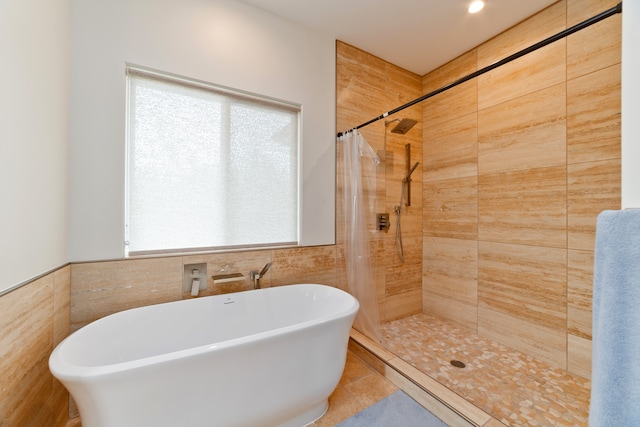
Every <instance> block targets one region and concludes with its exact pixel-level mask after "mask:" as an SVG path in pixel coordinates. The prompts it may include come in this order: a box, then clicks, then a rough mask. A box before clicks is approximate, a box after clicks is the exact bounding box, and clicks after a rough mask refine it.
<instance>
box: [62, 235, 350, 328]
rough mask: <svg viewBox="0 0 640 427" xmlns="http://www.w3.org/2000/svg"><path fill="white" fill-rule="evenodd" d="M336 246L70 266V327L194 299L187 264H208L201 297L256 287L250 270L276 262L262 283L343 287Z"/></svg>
mask: <svg viewBox="0 0 640 427" xmlns="http://www.w3.org/2000/svg"><path fill="white" fill-rule="evenodd" d="M336 252H337V250H336V247H335V246H317V247H309V248H294V249H273V250H257V251H245V252H234V253H218V254H194V255H187V256H173V257H160V258H143V259H127V260H116V261H103V262H88V263H76V264H72V265H71V315H70V316H71V317H70V322H71V330H72V331H74V330H77V329H79V328H81V327H82V326H84V325H86V324H88V323H90V322H92V321H94V320H97V319H99V318H101V317H104V316H106V315H109V314H112V313H116V312H118V311H122V310H126V309H129V308H134V307H141V306H145V305H150V304H158V303H163V302H169V301H178V300H180V299H187V298H192V297H191V294H190V293H189V292H183V277H184V269H185V267H184V266H186V265H191V264H206V269H207V271H206V272H207V289H206V290H202V291H200V294H199V296H207V295H216V294H221V293H227V292H234V291H243V290H248V289H252V288H253V282H252V281H251V280H250V279H249V272H250V271H252V270H258V271H259V270H262V268H263V267H264V266H265V264H267V263H268V262H272V263H273V264H272V266H271V268H270V269H269V271H268V272H267V273H266V275H265V276H264V277H263V278H261V279H260V285H261V286H262V287H269V286H282V285H288V284H294V283H321V284H325V285H330V286H336V287H340V286H339V283H338V282H337V278H336ZM228 273H241V274H242V275H243V277H242V278H241V279H240V280H238V281H237V282H227V283H214V280H213V278H212V276H214V275H218V274H228Z"/></svg>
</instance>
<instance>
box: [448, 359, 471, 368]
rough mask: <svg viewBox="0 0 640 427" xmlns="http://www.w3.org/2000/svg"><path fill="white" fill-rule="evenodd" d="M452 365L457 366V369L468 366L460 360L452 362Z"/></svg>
mask: <svg viewBox="0 0 640 427" xmlns="http://www.w3.org/2000/svg"><path fill="white" fill-rule="evenodd" d="M451 364H452V365H453V366H455V367H456V368H464V367H465V366H467V365H465V364H464V363H463V362H461V361H459V360H452V361H451Z"/></svg>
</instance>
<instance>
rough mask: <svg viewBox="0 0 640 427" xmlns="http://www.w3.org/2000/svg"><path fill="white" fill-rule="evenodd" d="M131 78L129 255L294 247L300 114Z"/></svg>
mask: <svg viewBox="0 0 640 427" xmlns="http://www.w3.org/2000/svg"><path fill="white" fill-rule="evenodd" d="M128 79H129V81H128V83H129V91H128V94H129V95H128V101H129V109H128V110H129V124H128V128H129V138H128V178H127V183H128V184H127V185H128V188H127V194H128V195H127V199H128V200H127V224H126V227H127V230H126V234H127V241H128V243H127V245H128V251H127V252H128V253H129V254H132V253H140V252H142V253H145V252H155V251H171V250H174V251H175V250H190V249H205V248H207V249H208V248H221V247H224V248H226V247H236V246H249V247H251V246H261V245H281V244H296V243H297V241H298V139H299V137H298V135H299V131H298V124H299V114H300V109H299V107H292V106H289V105H283V104H279V103H270V102H268V101H263V100H258V99H254V98H249V97H243V96H240V95H233V94H229V93H226V92H222V91H216V90H215V89H214V88H204V87H198V86H197V85H190V84H188V82H184V81H179V82H178V81H176V82H173V81H171V80H170V79H166V78H155V77H152V76H147V75H144V74H137V73H132V72H131V71H130V72H129V76H128Z"/></svg>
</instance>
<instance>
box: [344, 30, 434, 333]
mask: <svg viewBox="0 0 640 427" xmlns="http://www.w3.org/2000/svg"><path fill="white" fill-rule="evenodd" d="M336 54H337V58H336V75H337V106H336V115H337V128H338V129H337V130H338V131H346V130H348V129H351V128H353V127H354V126H357V125H359V124H362V123H364V122H366V121H369V120H370V119H372V118H374V117H377V116H379V115H381V114H382V113H384V112H385V111H389V110H391V109H393V108H395V107H397V106H399V105H402V104H405V103H407V102H409V101H411V100H413V99H415V98H418V97H419V96H420V95H421V78H420V77H419V76H417V75H416V74H413V73H410V72H408V71H406V70H403V69H401V68H399V67H397V66H395V65H392V64H390V63H388V62H385V61H383V60H381V59H379V58H377V57H375V56H373V55H371V54H368V53H366V52H363V51H362V50H360V49H357V48H355V47H353V46H350V45H348V44H345V43H342V42H340V41H338V42H337V46H336ZM402 118H410V119H414V120H418V124H416V125H415V126H414V127H413V128H412V129H411V130H410V131H408V132H407V133H406V134H404V135H399V134H395V133H391V129H393V127H394V126H395V125H396V124H397V122H396V121H394V122H391V121H392V120H396V119H402ZM421 119H422V107H421V106H420V105H417V106H415V107H411V108H409V109H406V110H404V111H402V112H401V113H398V114H396V115H393V116H389V117H388V118H386V120H379V121H377V122H375V123H373V124H371V125H369V126H366V127H364V128H361V129H360V133H361V134H362V135H363V136H364V138H365V139H366V141H367V142H368V143H369V145H371V147H372V148H373V150H374V151H375V152H376V153H377V154H378V157H379V158H380V160H381V163H380V165H379V166H378V168H377V173H376V212H371V215H370V218H373V219H375V214H376V213H388V214H389V218H390V223H391V228H390V229H389V231H388V232H386V233H385V232H382V231H376V229H375V224H373V223H372V227H371V231H372V232H371V236H372V238H373V242H372V243H371V250H372V257H373V259H374V270H375V275H374V276H375V281H376V291H377V296H378V303H379V304H378V305H379V307H380V315H381V316H380V318H381V320H382V321H386V320H391V319H396V318H400V317H404V316H407V315H409V314H413V313H417V312H420V311H422V303H421V300H422V280H421V271H422V182H421V179H420V176H421V173H422V170H423V167H422V166H423V161H422V158H423V155H422V125H421V123H420V121H421ZM385 122H386V123H385ZM407 144H411V158H410V159H409V161H407V158H406V148H405V147H406V145H407ZM415 162H420V165H419V166H418V168H417V169H416V170H415V172H414V173H413V175H412V183H411V206H409V207H406V206H405V207H403V211H402V215H401V230H402V243H403V248H404V258H405V261H404V262H401V261H400V258H399V256H398V250H397V248H396V241H395V233H396V224H397V221H396V218H397V216H396V213H395V206H397V205H399V204H400V196H401V191H402V179H403V178H404V177H405V176H406V174H407V168H408V167H410V166H412V165H413V164H414V163H415ZM337 182H338V194H337V213H336V214H337V218H338V221H337V229H338V247H339V248H342V245H343V243H342V242H343V238H342V233H343V225H344V224H343V221H342V215H341V210H342V202H341V194H342V193H341V185H342V176H341V174H340V168H338V179H337ZM405 201H406V198H405ZM340 251H341V249H340ZM340 253H342V251H341V252H340ZM339 265H341V266H342V267H341V268H339V269H338V271H339V272H340V274H343V273H344V260H342V259H341V260H340V261H339Z"/></svg>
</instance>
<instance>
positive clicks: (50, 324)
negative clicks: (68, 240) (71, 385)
mask: <svg viewBox="0 0 640 427" xmlns="http://www.w3.org/2000/svg"><path fill="white" fill-rule="evenodd" d="M69 288H70V268H69V267H68V266H66V267H63V268H61V269H59V270H57V271H55V272H53V273H50V274H48V275H46V276H44V277H42V278H40V279H37V280H35V281H33V282H32V283H29V284H27V285H25V286H23V287H21V288H19V289H16V290H15V291H13V292H10V293H8V294H6V295H3V296H2V297H0V313H1V315H0V378H1V382H2V385H1V386H0V426H3V427H5V426H6V427H14V426H15V427H18V426H54V427H58V426H61V427H63V426H65V425H66V423H67V420H68V419H69V394H68V393H67V391H66V389H65V388H64V386H63V385H62V384H61V383H60V382H58V381H57V380H56V379H54V378H53V376H52V375H51V373H50V372H49V355H50V354H51V352H52V351H53V349H54V348H55V346H56V345H58V343H60V341H62V340H63V339H64V338H65V337H66V336H67V335H69V295H70V291H69Z"/></svg>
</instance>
